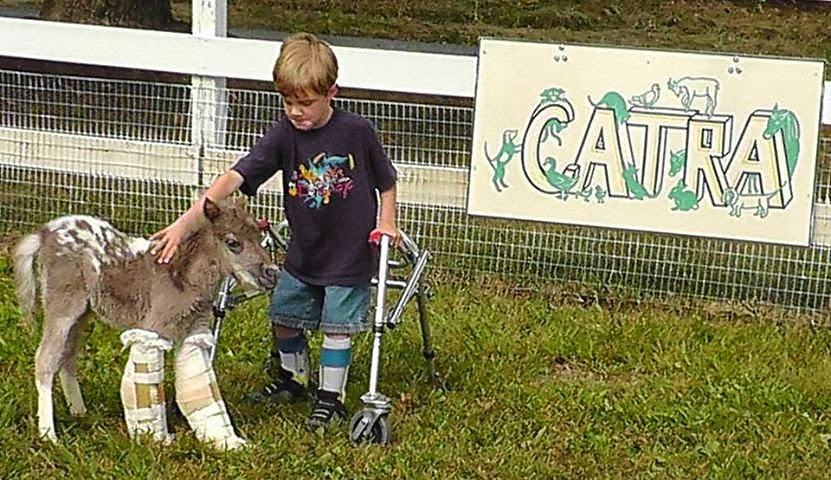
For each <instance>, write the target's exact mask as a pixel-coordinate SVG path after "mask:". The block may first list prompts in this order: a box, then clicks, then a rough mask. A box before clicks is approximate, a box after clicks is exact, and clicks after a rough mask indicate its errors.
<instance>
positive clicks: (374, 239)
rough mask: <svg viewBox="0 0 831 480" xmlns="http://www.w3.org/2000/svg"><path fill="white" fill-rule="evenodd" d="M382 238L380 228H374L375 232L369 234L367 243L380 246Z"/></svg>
mask: <svg viewBox="0 0 831 480" xmlns="http://www.w3.org/2000/svg"><path fill="white" fill-rule="evenodd" d="M383 236H384V232H382V231H381V229H380V228H376V229H375V230H373V231H371V232H369V243H374V244H375V245H381V237H383Z"/></svg>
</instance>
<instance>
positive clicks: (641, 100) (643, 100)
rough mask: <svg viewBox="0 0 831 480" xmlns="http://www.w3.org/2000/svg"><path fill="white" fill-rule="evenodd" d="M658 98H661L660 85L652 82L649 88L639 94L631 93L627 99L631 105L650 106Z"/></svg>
mask: <svg viewBox="0 0 831 480" xmlns="http://www.w3.org/2000/svg"><path fill="white" fill-rule="evenodd" d="M659 98H661V87H660V86H659V85H658V84H657V83H653V84H652V87H650V88H649V90H647V91H645V92H643V93H641V94H640V95H633V96H632V97H631V98H630V99H629V104H630V105H632V106H633V107H643V108H652V107H653V106H654V105H655V103H657V102H658V99H659Z"/></svg>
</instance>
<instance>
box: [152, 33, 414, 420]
mask: <svg viewBox="0 0 831 480" xmlns="http://www.w3.org/2000/svg"><path fill="white" fill-rule="evenodd" d="M337 75H338V64H337V59H336V58H335V55H334V53H333V52H332V49H331V48H330V47H329V45H328V44H327V43H326V42H323V41H321V40H319V39H318V38H316V37H315V36H314V35H311V34H308V33H301V34H296V35H293V36H291V37H289V38H287V39H286V40H285V42H284V43H283V46H282V49H281V50H280V55H279V57H278V59H277V63H276V64H275V66H274V85H275V87H276V88H277V91H278V92H279V93H280V95H281V96H282V98H283V106H284V109H285V115H284V117H283V118H281V119H280V120H279V121H278V123H277V124H276V125H275V126H273V127H272V128H271V129H270V130H269V131H268V132H267V133H266V134H265V135H264V136H263V137H262V138H261V139H260V140H259V141H258V142H257V143H256V145H254V147H253V148H252V149H251V151H250V152H249V153H248V154H247V155H246V156H244V157H243V158H241V159H240V160H239V161H238V162H237V163H236V164H235V165H233V166H232V167H231V169H230V170H229V171H228V172H226V173H225V174H223V175H222V176H221V177H219V178H218V179H217V180H216V181H215V182H214V183H213V184H212V185H211V186H210V187H209V188H208V190H207V191H206V192H205V194H204V195H203V197H202V198H200V200H198V201H197V202H196V203H195V204H194V205H193V206H192V207H191V208H190V209H188V211H187V212H185V213H184V214H183V215H182V216H181V217H180V218H179V219H178V220H176V221H175V222H174V223H173V224H171V225H170V226H168V227H167V228H165V229H163V230H161V231H159V232H157V233H156V234H155V235H154V236H153V239H155V240H157V243H156V244H155V246H154V247H153V251H152V253H153V254H154V255H157V261H159V262H160V263H166V262H168V261H169V260H170V258H171V257H172V256H173V255H174V254H175V252H176V250H177V248H178V246H179V244H180V243H181V241H182V239H183V238H184V237H185V236H186V235H187V232H188V230H189V229H190V226H191V225H193V224H194V222H196V221H198V220H197V219H198V218H199V212H201V209H202V203H203V201H204V197H208V198H210V199H211V200H214V201H218V200H221V199H223V198H225V197H227V196H229V195H231V194H232V193H233V192H234V191H236V190H237V189H239V190H240V191H241V192H242V193H244V194H246V195H254V194H256V192H257V188H258V187H259V186H260V185H261V184H262V183H263V182H265V181H266V180H268V179H269V178H270V177H271V176H272V175H274V174H275V173H276V172H277V171H282V172H283V205H284V208H285V213H286V217H287V218H288V221H289V225H290V227H291V232H292V238H291V244H290V245H289V248H288V252H287V255H286V260H285V271H284V272H283V273H282V274H281V277H280V279H279V282H278V284H277V287H276V288H275V290H274V294H273V297H272V300H271V306H270V308H269V316H270V318H271V322H272V325H273V331H274V334H275V337H276V345H277V347H278V348H277V350H278V352H272V356H273V357H275V358H273V359H272V360H273V361H277V358H276V357H279V362H278V363H279V365H280V367H279V368H278V371H277V372H276V374H275V375H274V381H273V382H272V383H271V384H270V385H268V386H267V387H266V388H264V389H263V390H262V391H261V392H259V395H258V398H259V399H260V400H265V399H287V400H299V399H303V398H308V397H309V396H310V393H313V392H309V387H310V383H309V345H308V341H307V340H306V337H305V335H304V330H314V329H320V330H322V331H323V346H322V350H321V354H320V368H319V388H318V390H317V392H316V401H315V405H314V407H313V409H312V412H311V416H310V418H309V421H308V426H309V428H310V429H312V430H316V429H318V428H324V429H325V428H326V427H328V426H329V425H330V424H331V423H333V422H334V421H339V420H341V419H343V418H344V417H345V416H346V409H345V408H344V406H343V398H344V394H345V390H346V383H347V377H348V373H349V365H350V362H351V335H352V334H353V333H357V332H361V331H365V330H367V329H368V328H369V321H368V319H367V312H368V309H369V304H370V280H371V279H372V277H373V275H374V274H375V271H376V269H377V259H376V256H375V254H374V253H373V250H372V247H371V246H370V245H369V243H368V238H369V236H370V233H372V232H373V230H380V232H381V233H383V234H386V235H389V236H391V237H392V239H393V242H396V241H397V240H398V237H399V233H398V230H397V228H396V225H395V207H396V205H395V203H396V188H395V184H396V172H395V169H394V168H393V166H392V164H391V163H390V160H389V158H387V156H386V154H385V153H384V151H383V149H382V147H381V144H380V143H379V141H378V138H377V136H376V134H375V131H374V129H373V127H372V126H371V124H370V123H369V121H367V120H366V119H364V118H362V117H360V116H358V115H356V114H352V113H349V112H346V111H343V110H340V109H337V108H334V107H333V106H332V105H331V101H332V98H333V97H334V96H335V94H336V93H337V91H338V86H337V84H336V83H335V82H336V80H337ZM376 190H377V191H378V192H380V203H381V204H380V212H379V211H378V204H377V203H378V202H377V199H376ZM376 214H377V217H376ZM376 218H377V225H376Z"/></svg>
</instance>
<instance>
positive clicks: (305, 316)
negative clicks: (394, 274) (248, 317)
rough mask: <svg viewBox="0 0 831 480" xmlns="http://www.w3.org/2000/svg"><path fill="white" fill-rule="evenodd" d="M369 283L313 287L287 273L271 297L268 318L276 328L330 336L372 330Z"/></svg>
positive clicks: (282, 274)
mask: <svg viewBox="0 0 831 480" xmlns="http://www.w3.org/2000/svg"><path fill="white" fill-rule="evenodd" d="M369 302H370V284H369V282H367V283H365V284H361V285H355V286H349V287H344V286H338V285H333V286H328V287H319V286H315V285H309V284H307V283H304V282H302V281H300V280H298V279H297V278H295V277H294V276H293V275H291V274H290V273H288V272H286V271H285V270H283V272H282V273H280V280H279V281H278V282H277V287H276V288H275V289H274V293H273V295H272V296H271V305H270V306H269V309H268V316H269V317H270V318H271V322H272V323H273V324H275V325H280V326H283V327H288V328H296V329H298V330H322V331H324V332H326V333H340V334H347V333H358V332H364V331H367V330H369V327H370V322H369V321H368V313H369Z"/></svg>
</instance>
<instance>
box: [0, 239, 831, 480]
mask: <svg viewBox="0 0 831 480" xmlns="http://www.w3.org/2000/svg"><path fill="white" fill-rule="evenodd" d="M553 298H554V297H552V296H551V295H546V294H544V293H540V292H539V291H530V290H528V289H509V288H504V287H497V286H493V285H490V284H487V285H477V286H473V285H471V284H460V283H451V282H445V283H444V284H440V285H438V286H437V292H436V296H435V297H434V298H433V299H432V300H431V301H430V309H431V313H432V319H433V325H432V326H433V333H434V340H435V346H436V349H437V351H438V363H437V366H438V369H439V371H440V373H441V374H442V375H443V377H444V379H445V380H446V382H447V385H448V387H449V388H448V389H447V390H442V389H439V388H436V387H434V386H433V385H432V384H431V383H430V382H428V381H427V378H426V375H425V370H424V368H423V366H424V364H423V360H422V359H421V354H420V337H419V333H418V328H417V323H416V322H415V308H414V306H411V307H410V308H411V311H408V312H407V317H406V321H405V323H404V324H403V325H402V326H401V327H400V328H399V329H397V330H395V331H393V332H391V333H390V334H388V335H387V336H386V337H385V343H384V347H385V350H384V356H383V358H384V363H383V366H382V369H381V383H380V390H381V392H382V393H386V394H388V395H390V396H391V397H393V399H394V407H393V411H392V414H391V416H390V420H391V423H392V427H393V435H394V439H393V442H392V443H391V444H390V445H388V446H385V447H380V446H372V445H369V446H360V447H355V446H353V445H352V444H351V443H350V442H349V439H348V432H347V428H346V426H343V427H341V428H339V429H337V430H335V431H333V432H330V434H328V435H326V436H325V437H324V436H318V435H313V434H309V433H307V432H306V431H305V429H304V422H305V416H306V415H307V413H308V408H309V407H308V405H303V404H300V405H283V406H278V405H271V406H256V405H251V404H248V403H246V402H245V401H244V399H243V396H244V395H245V393H246V392H248V391H251V390H253V389H255V388H256V387H257V386H258V385H259V384H260V382H262V381H263V378H264V377H263V374H262V373H261V371H260V368H259V366H260V364H261V362H262V360H263V359H264V355H265V352H266V351H267V348H268V339H267V334H266V328H265V326H264V323H263V321H264V320H263V314H262V312H263V308H264V299H262V298H261V299H258V300H254V301H252V302H250V303H248V304H246V305H243V306H242V307H240V308H238V309H237V310H235V311H233V312H232V313H231V315H230V316H229V318H228V319H226V324H225V325H226V328H225V329H224V331H223V338H222V341H221V342H220V351H219V354H218V360H217V372H218V376H219V380H220V385H221V388H222V391H223V394H224V398H225V400H226V402H227V403H228V404H229V408H230V411H231V415H232V417H233V419H234V421H235V424H236V426H237V428H238V430H239V431H240V432H241V433H242V434H243V436H245V437H246V438H248V439H249V440H250V441H251V443H252V444H253V448H250V449H248V450H245V451H242V452H230V453H217V452H214V451H212V450H210V449H209V448H207V447H205V446H202V445H201V444H199V443H198V442H197V441H196V440H195V439H194V437H193V435H192V434H191V433H190V431H189V429H188V428H187V426H186V424H185V423H184V421H183V420H182V419H181V418H179V417H176V416H174V414H173V413H172V411H171V414H170V415H171V420H170V424H171V429H172V431H173V432H174V433H176V434H177V439H176V440H175V442H174V443H173V444H172V446H170V447H169V448H162V447H160V446H158V445H155V444H149V443H137V442H132V441H130V439H129V438H128V436H127V433H126V429H125V426H124V423H123V420H122V411H121V406H120V400H119V393H118V390H119V383H120V379H121V371H122V368H123V364H124V362H125V361H126V360H125V354H124V353H123V352H122V351H121V345H120V343H119V342H118V338H117V333H116V332H114V331H112V330H109V329H107V328H105V327H103V326H102V325H100V324H95V325H94V326H93V327H92V328H91V329H90V331H89V335H88V338H87V342H86V344H85V347H84V348H83V350H82V354H81V362H80V377H81V385H82V389H83V392H84V394H85V399H86V401H87V406H88V408H89V414H88V415H87V416H86V417H83V418H73V417H71V416H70V415H69V413H68V410H67V408H66V406H65V404H64V403H63V400H62V394H61V393H59V388H57V387H56V392H58V393H57V394H56V396H55V400H56V426H57V429H58V435H59V436H60V443H59V444H57V445H51V444H45V443H44V442H41V441H40V440H38V438H37V433H36V432H37V426H36V420H35V412H36V407H37V394H36V392H35V388H34V384H33V378H32V373H31V372H32V358H33V355H34V351H35V349H36V347H37V341H38V336H37V334H35V333H34V332H33V331H32V330H29V329H27V328H25V327H22V326H20V325H19V322H18V312H17V310H16V306H15V299H14V294H13V286H12V281H11V269H10V265H9V252H8V249H6V251H5V252H3V253H2V255H0V375H2V378H3V379H4V381H3V382H2V383H0V432H3V433H2V437H3V445H4V448H3V449H2V450H0V472H2V475H0V476H2V477H3V478H56V477H58V476H62V477H69V478H174V477H176V478H179V479H187V478H275V477H278V476H279V477H281V478H382V477H387V478H522V479H527V478H553V477H557V478H560V477H564V478H590V477H603V478H637V477H659V478H699V477H705V476H706V477H715V478H737V477H747V478H827V477H826V475H827V470H828V464H829V461H831V449H830V448H829V443H828V439H829V437H831V419H829V414H828V412H829V407H831V356H830V355H829V343H830V342H831V333H829V332H828V331H826V330H824V329H823V330H815V329H812V328H811V327H809V326H807V324H805V323H802V322H800V321H799V319H798V318H794V319H790V320H788V321H785V322H770V321H764V320H763V319H758V318H753V317H746V318H744V319H743V320H740V321H736V320H735V319H733V320H732V321H727V320H726V318H724V317H719V316H718V315H711V314H707V313H705V311H704V310H701V311H700V312H701V313H694V312H693V313H690V312H689V311H687V313H679V312H678V310H677V309H674V308H670V307H668V306H660V305H654V304H652V305H647V304H637V303H634V304H632V305H629V306H624V305H617V306H614V305H606V306H601V305H599V304H596V305H594V306H576V305H570V304H568V303H567V302H563V301H561V300H554V299H553ZM314 340H315V341H314V343H315V344H318V345H319V341H320V338H315V339H314ZM367 340H368V337H362V338H361V339H359V341H358V342H357V346H356V352H355V359H356V360H355V363H354V365H353V369H352V371H351V374H352V377H351V378H352V381H351V382H350V388H349V391H348V399H347V405H348V407H350V410H352V411H355V410H356V409H359V408H360V400H359V397H360V395H361V394H362V393H363V392H364V391H365V389H366V388H367V376H368V363H369V362H368V359H369V358H368V357H369V342H368V341H367ZM169 360H170V359H169ZM166 371H167V374H168V382H167V385H166V386H167V391H168V392H170V393H169V394H168V397H171V396H172V395H173V393H172V392H173V385H172V373H171V372H172V368H171V366H170V365H168V368H167V370H166Z"/></svg>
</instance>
